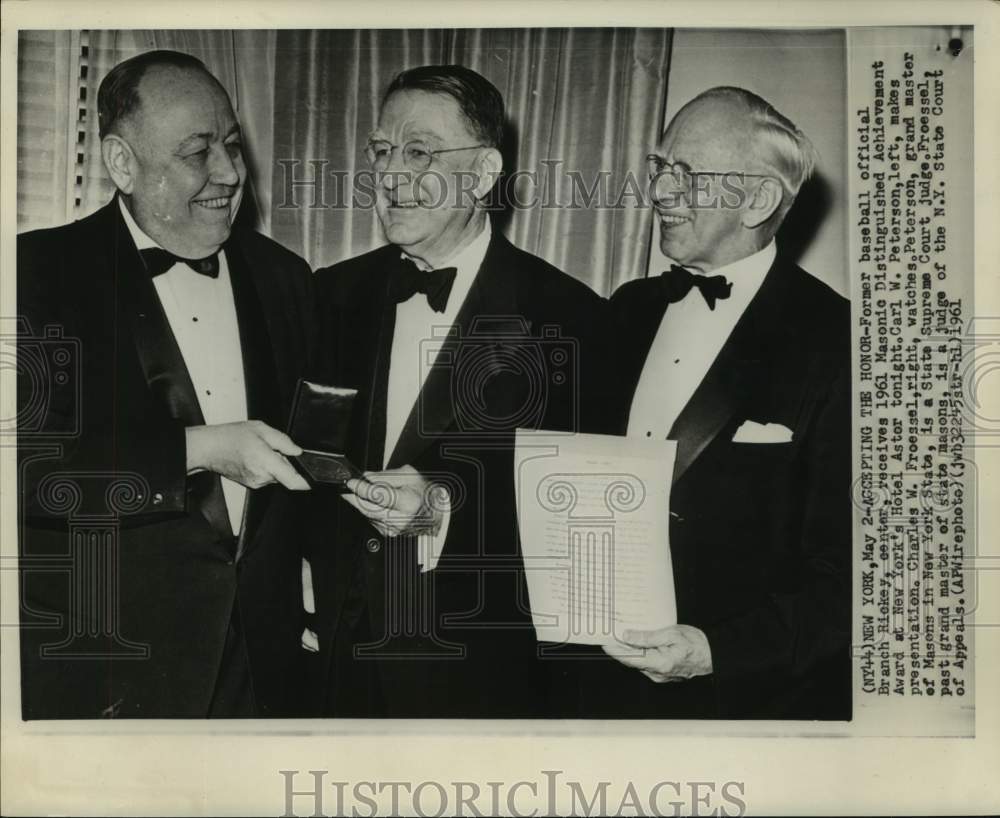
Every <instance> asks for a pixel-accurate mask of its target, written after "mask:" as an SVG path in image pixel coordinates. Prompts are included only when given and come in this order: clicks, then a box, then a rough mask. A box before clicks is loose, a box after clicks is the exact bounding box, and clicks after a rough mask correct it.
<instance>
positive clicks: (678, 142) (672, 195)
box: [582, 87, 851, 719]
mask: <svg viewBox="0 0 1000 818" xmlns="http://www.w3.org/2000/svg"><path fill="white" fill-rule="evenodd" d="M648 162H649V174H650V190H651V194H652V200H653V206H654V208H655V211H656V215H657V217H658V220H659V231H660V247H661V249H662V250H663V253H664V255H666V256H667V257H668V258H670V259H672V260H673V261H674V262H676V263H675V264H674V265H672V267H671V269H670V270H668V271H667V272H665V273H664V274H663V275H662V276H656V277H652V278H648V279H644V280H640V281H633V282H629V283H628V284H626V285H624V286H623V287H621V288H620V289H619V290H618V292H616V293H615V295H614V297H613V299H612V304H613V307H612V312H613V320H614V327H613V329H614V332H613V337H615V338H616V339H617V344H618V348H617V353H618V354H617V358H616V362H617V369H618V371H619V372H620V373H621V375H622V378H623V382H622V384H621V387H620V392H621V395H622V402H621V405H620V407H619V408H620V412H619V413H618V414H617V416H616V417H615V419H614V422H616V423H617V424H618V431H620V432H622V433H625V434H628V435H629V436H634V437H640V438H653V439H655V438H660V439H663V438H669V439H673V440H676V441H677V444H678V448H677V462H676V466H675V469H674V476H673V485H672V488H671V498H670V548H671V553H672V559H673V565H674V583H675V587H676V594H677V611H678V622H679V623H680V624H678V625H676V626H673V627H670V628H665V629H663V630H659V631H652V632H626V633H624V634H620V635H619V637H620V638H621V639H622V641H623V642H625V643H626V644H625V646H616V647H615V648H610V647H609V648H606V650H607V651H608V652H609V653H611V654H612V655H613V656H614V657H615V659H616V660H617V661H612V660H604V661H595V662H593V663H588V664H589V665H590V667H589V668H588V670H587V672H586V673H585V674H584V677H585V682H584V685H583V697H584V701H583V702H582V713H583V714H584V715H626V716H628V715H632V716H647V717H650V716H653V717H656V716H659V717H664V716H666V717H694V718H706V717H729V718H829V719H838V718H841V719H842V718H849V717H850V661H849V639H850V599H851V582H850V565H851V556H850V555H851V506H850V428H851V427H850V414H849V409H850V397H849V394H850V393H849V383H850V380H849V372H850V369H849V360H850V357H849V356H850V353H849V341H850V329H849V310H848V304H847V302H846V301H845V300H844V299H843V298H841V297H840V296H839V295H837V294H836V293H834V292H833V291H832V290H830V289H829V288H828V287H827V286H826V285H824V284H823V283H821V282H820V281H819V280H817V279H816V278H813V277H812V276H811V275H809V274H808V273H806V272H805V271H803V270H802V269H800V268H799V267H797V266H796V265H795V264H794V263H792V262H791V261H790V260H788V259H784V258H782V255H781V253H780V252H779V251H778V250H777V249H776V247H775V241H774V236H775V233H776V232H777V230H778V227H779V226H780V225H781V222H782V220H783V219H784V217H785V214H786V213H787V212H788V209H789V208H790V207H791V205H792V203H793V201H794V200H795V197H796V195H797V194H798V192H799V188H800V187H801V185H802V183H803V182H804V181H805V180H806V179H807V178H808V177H809V176H810V174H811V173H812V170H813V167H814V163H815V161H814V151H813V148H812V146H811V145H810V143H809V141H808V140H807V139H806V137H805V136H804V135H803V134H802V133H801V131H799V130H798V129H797V128H796V127H795V126H794V125H793V124H792V123H791V122H790V121H789V120H788V119H786V118H785V117H784V116H782V115H781V114H780V113H778V112H777V111H776V110H775V109H774V108H773V107H772V106H771V105H770V104H769V103H767V102H766V101H765V100H763V99H761V98H760V97H758V96H757V95H755V94H752V93H750V92H749V91H745V90H743V89H740V88H728V87H726V88H713V89H711V90H709V91H706V92H704V93H702V94H700V95H699V96H698V97H696V98H695V99H694V100H692V101H691V102H689V103H688V104H687V105H685V106H684V107H683V108H682V109H681V110H680V111H679V112H678V114H677V115H676V117H674V119H673V120H672V121H671V123H670V125H669V127H668V128H667V130H666V132H665V133H664V134H663V137H662V139H661V141H660V144H659V145H658V146H657V148H656V150H655V152H654V153H653V154H651V155H650V156H649V158H648ZM626 648H627V649H626ZM662 682H674V684H657V683H662Z"/></svg>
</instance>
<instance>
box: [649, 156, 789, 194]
mask: <svg viewBox="0 0 1000 818" xmlns="http://www.w3.org/2000/svg"><path fill="white" fill-rule="evenodd" d="M646 170H647V172H648V173H649V181H650V182H651V183H652V184H655V183H657V182H659V181H660V180H661V179H664V178H666V179H670V180H671V181H672V182H673V183H674V184H675V185H676V186H677V187H679V188H681V189H683V190H690V189H691V187H692V185H693V183H694V179H695V177H696V176H723V177H736V178H738V179H742V178H746V179H773V178H774V177H773V176H771V175H770V174H766V173H744V172H743V171H741V170H727V171H718V170H691V168H690V167H688V165H686V164H685V163H684V162H668V161H667V160H666V159H664V158H663V157H662V156H657V155H656V154H655V153H651V154H649V155H648V156H646Z"/></svg>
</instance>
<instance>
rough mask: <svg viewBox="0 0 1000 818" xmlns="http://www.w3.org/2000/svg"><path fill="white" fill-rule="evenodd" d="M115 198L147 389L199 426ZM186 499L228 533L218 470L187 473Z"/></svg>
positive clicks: (113, 215)
mask: <svg viewBox="0 0 1000 818" xmlns="http://www.w3.org/2000/svg"><path fill="white" fill-rule="evenodd" d="M118 207H119V206H118V200H117V198H115V199H114V200H112V202H111V204H109V205H108V206H107V212H108V218H109V230H110V232H112V233H113V237H112V247H114V257H113V260H112V269H113V272H114V275H115V278H116V283H117V292H118V295H119V298H120V301H119V309H120V310H122V311H124V313H125V316H124V317H125V319H126V322H127V325H128V326H129V327H130V328H131V336H132V341H133V343H134V345H135V351H136V354H137V355H138V358H139V364H140V366H141V367H142V371H143V374H144V375H145V378H146V383H147V384H148V385H149V389H150V390H151V391H152V393H153V395H154V396H155V398H156V399H157V400H159V402H160V403H161V405H162V406H163V407H164V408H165V410H166V411H167V414H168V415H169V416H170V417H172V418H173V419H174V420H178V421H180V422H181V423H183V424H184V426H201V425H203V424H204V423H205V418H204V416H203V415H202V412H201V406H200V405H199V403H198V397H197V395H196V394H195V390H194V385H193V384H192V383H191V376H190V375H189V374H188V370H187V365H186V364H185V363H184V356H183V355H182V354H181V350H180V347H179V346H178V345H177V340H176V339H175V338H174V333H173V331H172V330H171V329H170V322H169V321H168V320H167V316H166V313H165V312H164V311H163V305H162V304H161V303H160V299H159V296H158V295H157V294H156V288H155V287H154V286H153V281H152V279H151V278H150V277H149V274H148V273H147V271H146V268H145V266H144V265H143V263H142V258H141V257H140V256H139V251H138V250H136V247H135V243H134V242H133V241H132V236H131V235H130V234H129V232H128V228H127V227H126V226H125V222H124V220H123V219H122V217H121V213H120V212H119V210H118ZM187 491H188V502H189V504H190V505H191V506H193V507H197V508H198V509H199V510H200V511H201V513H202V515H203V516H204V517H205V519H206V520H207V521H208V523H209V525H211V526H212V528H213V529H214V530H215V532H216V534H217V535H218V536H219V537H232V536H233V529H232V525H231V523H230V522H229V515H228V513H227V511H226V502H225V496H224V495H223V493H222V483H221V481H220V478H219V476H218V475H217V474H213V473H212V472H207V471H205V472H199V473H198V474H194V475H191V476H189V477H188V481H187Z"/></svg>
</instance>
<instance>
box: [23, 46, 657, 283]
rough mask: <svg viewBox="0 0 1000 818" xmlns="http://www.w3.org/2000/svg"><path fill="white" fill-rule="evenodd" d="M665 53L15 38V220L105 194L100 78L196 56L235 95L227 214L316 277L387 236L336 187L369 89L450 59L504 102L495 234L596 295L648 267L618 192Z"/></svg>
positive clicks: (69, 209) (50, 218) (361, 138)
mask: <svg viewBox="0 0 1000 818" xmlns="http://www.w3.org/2000/svg"><path fill="white" fill-rule="evenodd" d="M83 44H85V45H86V47H85V48H81V46H82V45H83ZM670 44H671V32H670V31H669V30H666V29H473V30H461V29H458V30H454V29H428V30H372V29H369V30H329V29H326V30H310V31H296V30H279V31H254V30H235V31H231V30H178V31H166V30H155V31H143V30H130V31H88V32H68V31H45V32H22V33H21V35H20V38H19V62H18V67H19V77H18V87H19V95H18V102H19V105H18V114H19V121H18V150H19V154H18V159H19V162H18V188H19V191H18V217H19V227H20V228H22V229H28V228H30V227H38V226H45V225H47V224H59V223H62V222H64V221H66V219H67V218H79V217H81V216H83V215H86V214H87V213H90V212H93V210H95V209H97V208H98V207H100V206H101V205H103V204H104V203H105V202H107V200H108V199H109V198H110V196H111V193H112V192H113V189H112V186H111V183H110V181H109V180H108V178H107V175H106V173H105V171H104V168H103V166H102V163H101V158H100V143H99V139H98V136H97V88H98V85H99V83H100V81H101V79H103V77H104V76H105V75H106V73H107V71H108V70H109V69H110V68H111V66H113V65H114V64H115V63H117V62H119V61H121V60H123V59H125V58H127V57H130V56H132V55H134V54H138V53H140V52H142V51H146V50H149V49H152V48H171V49H176V50H179V51H185V52H188V53H190V54H193V55H195V56H197V57H199V58H200V59H201V60H203V61H204V62H205V64H206V65H207V66H208V68H209V70H210V71H212V73H213V74H215V75H216V76H217V77H218V78H219V80H220V82H221V83H222V85H223V86H224V87H225V88H226V89H227V91H228V92H229V94H230V96H231V97H232V99H233V105H234V107H235V108H236V111H237V115H238V116H239V118H240V121H241V124H242V126H243V129H244V132H245V144H246V150H247V162H248V165H249V168H250V179H251V185H250V188H249V195H248V196H247V197H245V199H244V201H245V203H249V204H250V205H251V207H250V208H248V211H250V212H248V213H242V214H241V218H243V217H246V218H248V219H251V220H253V221H254V222H255V223H256V226H257V227H258V228H259V229H261V230H263V231H264V232H266V233H269V234H270V235H271V236H273V237H274V238H275V239H277V240H278V241H280V242H281V243H283V244H284V245H285V246H287V247H289V248H290V249H292V250H293V251H295V252H297V253H299V254H300V255H302V256H303V257H305V258H306V259H307V260H308V261H309V262H310V264H312V265H313V266H314V267H318V266H321V265H326V264H330V263H333V262H335V261H339V260H341V259H344V258H348V257H350V256H353V255H357V254H358V253H362V252H365V251H367V250H370V249H372V248H374V247H377V246H379V245H380V244H382V243H383V241H384V239H383V238H382V235H381V232H380V229H379V225H378V220H377V217H376V215H375V213H374V210H373V209H372V208H371V207H352V206H351V205H352V204H353V203H354V202H353V197H352V195H351V191H350V190H349V189H345V181H347V180H351V179H353V178H354V174H355V172H357V171H359V170H364V169H366V165H365V160H364V155H363V150H364V145H365V142H366V141H367V138H368V134H369V133H370V131H371V130H372V129H373V128H374V126H375V123H376V121H377V118H378V103H379V99H380V96H381V92H382V91H383V90H384V88H385V87H386V85H387V84H388V83H389V81H390V80H391V79H392V78H393V77H394V76H395V75H396V74H397V73H398V72H399V71H401V70H403V69H405V68H410V67H413V66H416V65H421V64H430V63H460V64H463V65H467V66H469V67H470V68H473V69H475V70H476V71H478V72H480V73H481V74H483V75H484V76H485V77H487V78H488V79H489V80H490V81H491V82H493V83H494V84H495V85H496V86H497V88H499V89H500V92H501V93H502V94H503V96H504V99H505V101H506V104H507V111H508V129H507V130H508V137H507V141H506V143H505V147H504V153H505V168H506V170H507V172H508V176H509V179H510V180H511V181H512V182H513V180H514V179H516V180H517V184H513V185H512V193H511V195H508V196H506V197H505V201H507V202H508V206H507V207H506V208H505V209H504V210H503V211H502V212H498V213H495V215H494V224H495V226H496V229H500V230H503V231H504V232H505V233H506V235H507V236H508V237H509V238H510V239H511V240H512V241H513V242H514V243H515V244H516V245H518V246H519V247H522V248H523V249H525V250H527V251H529V252H532V253H535V254H537V255H540V256H542V257H543V258H545V259H546V260H548V261H549V262H551V263H552V264H554V265H556V266H557V267H559V268H561V269H564V270H566V271H567V272H569V273H571V274H572V275H575V276H576V277H577V278H579V279H581V280H583V281H585V282H586V283H587V284H589V285H590V286H591V287H592V288H594V289H595V290H596V291H597V292H599V293H601V294H602V295H607V294H609V293H610V292H612V291H613V290H614V288H615V287H616V286H617V285H618V284H620V283H621V282H623V281H626V280H629V279H631V278H635V277H639V276H643V275H645V273H646V266H647V263H648V258H649V246H650V227H651V216H650V212H649V209H648V208H646V207H642V206H640V203H639V202H638V201H637V200H636V197H635V195H633V194H635V192H636V191H635V189H634V187H632V188H630V186H629V185H630V180H631V182H632V183H633V184H634V183H635V182H636V181H638V182H639V183H642V182H643V176H642V174H643V168H644V156H645V154H646V153H647V151H648V150H649V148H650V147H651V146H652V145H653V144H655V142H656V139H657V137H658V135H659V132H660V130H661V128H662V124H663V113H664V104H665V97H666V87H667V73H668V67H669V59H670ZM84 66H85V70H84V71H83V73H84V74H85V76H84V77H83V78H82V79H81V77H80V74H81V68H83V67H84ZM77 86H82V87H85V89H86V90H85V91H84V92H83V93H82V95H81V94H80V92H79V91H78V87H77ZM32 145H33V146H34V147H35V148H38V150H35V151H34V152H32V151H31V150H29V146H32ZM43 149H44V150H43ZM46 151H47V153H46ZM515 173H516V174H517V175H516V176H514V175H513V174H515ZM310 182H316V183H317V184H316V185H315V186H310V184H309V183H310ZM348 185H349V181H348ZM39 191H40V192H39ZM630 191H631V193H630ZM623 194H624V195H623ZM588 196H593V197H594V198H592V199H589V200H588ZM511 202H513V204H511ZM532 202H534V204H533V206H522V205H524V204H531V203H532ZM244 206H245V207H246V204H245V205H244Z"/></svg>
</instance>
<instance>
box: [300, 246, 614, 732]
mask: <svg viewBox="0 0 1000 818" xmlns="http://www.w3.org/2000/svg"><path fill="white" fill-rule="evenodd" d="M399 255H400V250H399V248H398V247H394V246H386V247H382V248H380V249H377V250H375V251H372V252H370V253H366V254H365V255H362V256H359V257H357V258H354V259H350V260H348V261H345V262H343V263H341V264H338V265H335V266H333V267H330V268H327V269H325V270H320V271H318V272H317V288H318V291H319V294H320V301H321V304H322V305H323V309H324V312H325V313H326V314H327V315H328V317H329V316H335V317H336V320H335V321H334V324H333V325H334V326H335V327H336V337H335V338H334V339H333V340H332V341H331V346H332V347H333V348H335V349H336V350H337V362H336V364H335V366H334V368H333V373H332V379H333V382H334V383H336V384H337V385H338V386H345V387H353V388H356V389H358V391H359V394H358V399H357V400H358V403H357V406H356V407H355V412H354V415H353V418H352V423H351V433H350V444H349V452H348V453H349V455H350V457H351V459H352V461H353V462H354V463H355V464H357V465H358V466H360V467H362V468H366V469H376V470H378V469H381V468H382V465H383V464H382V462H381V461H382V453H383V451H382V441H383V439H384V427H385V417H384V412H380V411H379V409H378V403H377V401H375V400H373V397H374V394H375V387H376V373H377V372H378V371H379V362H378V356H379V355H387V354H388V351H389V350H390V349H391V346H392V344H391V335H392V332H393V322H394V316H395V304H394V303H393V302H391V301H390V300H388V299H387V284H388V280H389V278H388V274H389V270H390V269H391V268H392V267H393V266H394V265H395V264H396V263H397V261H398V259H399ZM606 303H607V302H606V301H605V300H604V299H602V298H600V297H599V296H597V295H596V294H595V293H594V292H593V291H592V290H590V289H589V288H588V287H587V286H586V285H584V284H582V283H580V282H579V281H577V280H575V279H573V278H571V277H570V276H568V275H566V274H565V273H563V272H561V271H559V270H557V269H555V268H554V267H552V266H551V265H549V264H547V263H546V262H544V261H542V260H541V259H539V258H537V257H535V256H532V255H530V254H528V253H526V252H523V251H522V250H519V249H518V248H516V247H514V246H513V245H512V244H511V243H510V242H509V241H507V240H506V239H505V238H504V237H503V236H502V235H500V234H499V233H498V232H495V233H494V234H493V236H492V238H491V241H490V244H489V247H488V249H487V253H486V255H485V258H484V260H483V263H482V265H481V267H480V269H479V271H478V273H477V276H476V279H475V281H474V282H473V284H472V287H471V289H470V290H469V293H468V295H467V297H466V299H465V301H464V302H463V305H462V307H461V309H460V311H459V313H458V316H457V319H456V322H455V327H454V330H453V334H452V335H451V337H450V338H447V339H442V338H440V337H438V338H436V339H427V342H426V343H425V344H424V345H423V347H424V348H423V349H421V350H415V351H414V354H413V356H412V358H411V360H412V362H413V365H417V362H418V352H419V360H420V362H421V365H425V364H430V363H431V362H433V366H432V368H430V369H429V372H428V374H427V378H426V380H425V382H424V384H423V388H422V390H421V392H420V394H419V396H418V397H417V400H416V402H415V404H414V406H413V408H412V410H411V412H410V415H409V419H408V420H407V422H406V423H405V425H404V428H403V430H402V433H401V434H400V437H399V441H398V444H397V445H396V446H395V448H394V449H393V450H392V451H391V452H390V453H389V455H388V457H387V462H386V466H387V467H388V468H396V467H400V466H403V465H410V466H412V467H413V468H415V469H417V470H418V471H419V472H421V473H422V474H423V475H425V476H427V477H428V478H430V479H433V480H435V481H438V482H440V483H443V484H444V485H446V486H447V487H448V488H449V491H450V495H451V514H450V521H449V527H448V530H447V535H446V539H445V541H444V546H443V551H442V554H441V557H440V561H439V563H438V565H437V567H436V568H435V569H434V570H433V571H429V572H421V571H420V568H419V566H418V564H417V555H416V544H415V540H414V539H413V538H408V537H396V538H391V539H390V540H388V541H387V540H386V539H385V538H383V537H381V536H379V534H378V533H377V532H376V530H375V529H374V528H373V527H372V526H371V525H370V524H369V523H368V522H367V521H366V520H365V518H363V517H362V516H361V515H360V514H359V513H357V512H355V511H354V510H353V509H351V508H349V507H348V506H347V505H346V504H345V503H343V502H342V501H340V502H338V501H337V500H336V499H334V500H332V501H331V507H334V506H335V507H337V508H338V511H339V514H338V523H337V524H338V529H337V534H336V535H335V536H333V537H332V538H330V542H329V544H328V545H327V546H326V547H322V546H321V547H320V548H319V549H318V551H317V553H316V554H315V557H314V562H313V577H314V588H315V590H316V597H317V602H316V604H317V614H318V632H319V635H320V644H321V652H322V657H323V659H322V660H323V662H324V663H325V675H324V678H325V679H326V680H327V681H325V682H324V687H325V690H326V695H327V697H328V699H327V702H326V704H325V705H323V706H324V707H325V709H326V712H332V713H343V714H349V715H391V716H481V717H489V716H532V715H539V714H541V713H542V712H544V711H545V709H546V707H547V701H546V700H547V696H548V690H549V684H548V683H549V668H548V667H547V666H546V665H545V663H544V662H543V661H542V660H541V659H540V658H539V657H538V655H537V648H538V643H537V642H536V640H535V636H534V630H533V628H532V625H531V619H530V609H529V606H528V599H527V592H526V585H525V581H524V574H523V567H522V562H521V555H520V547H519V542H518V533H517V518H516V510H515V497H514V475H513V440H514V430H515V428H517V427H526V428H545V429H553V430H576V429H580V428H586V427H587V426H588V424H590V423H591V420H589V417H590V414H589V413H590V412H591V407H590V406H588V405H587V404H586V401H585V400H584V399H583V396H585V395H587V394H588V392H589V391H592V390H594V389H597V388H598V387H599V383H598V382H597V380H596V379H597V378H598V377H599V374H598V373H599V367H598V366H597V365H596V364H597V360H598V357H599V355H600V353H601V350H600V349H598V348H597V345H596V331H597V330H598V329H599V327H600V325H601V322H602V320H603V318H604V309H605V307H606ZM439 347H440V349H441V351H440V352H439V353H438V354H437V357H436V359H435V358H434V356H433V354H432V353H433V351H434V350H436V349H438V348H439ZM397 363H400V362H397ZM383 365H384V362H383ZM383 371H384V370H383ZM359 615H364V616H366V617H367V622H368V636H369V638H368V640H367V642H366V644H363V645H358V644H355V645H354V647H353V649H352V650H350V651H345V650H344V643H345V642H351V641H353V642H354V643H357V642H358V641H359V638H358V637H357V636H351V635H349V634H348V633H347V632H348V631H350V630H351V623H352V621H356V620H357V618H358V616H359ZM355 633H357V631H355ZM344 663H346V666H344ZM338 664H340V665H341V666H339V667H336V666H335V665H338ZM373 669H374V673H373V672H372V671H373ZM352 673H354V674H362V675H363V674H371V675H372V676H373V677H374V679H375V683H377V684H379V685H380V686H381V691H382V699H383V701H382V705H381V710H380V709H379V707H377V706H375V705H369V706H365V705H362V706H361V707H360V708H355V709H354V710H353V711H352V710H351V708H347V709H346V710H345V709H344V707H343V702H340V703H338V702H337V700H336V699H337V691H336V690H335V689H332V686H333V685H334V683H333V682H332V681H330V680H332V679H336V678H343V677H344V676H345V674H346V675H348V676H350V675H351V674H352ZM359 710H360V711H362V712H358V711H359Z"/></svg>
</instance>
